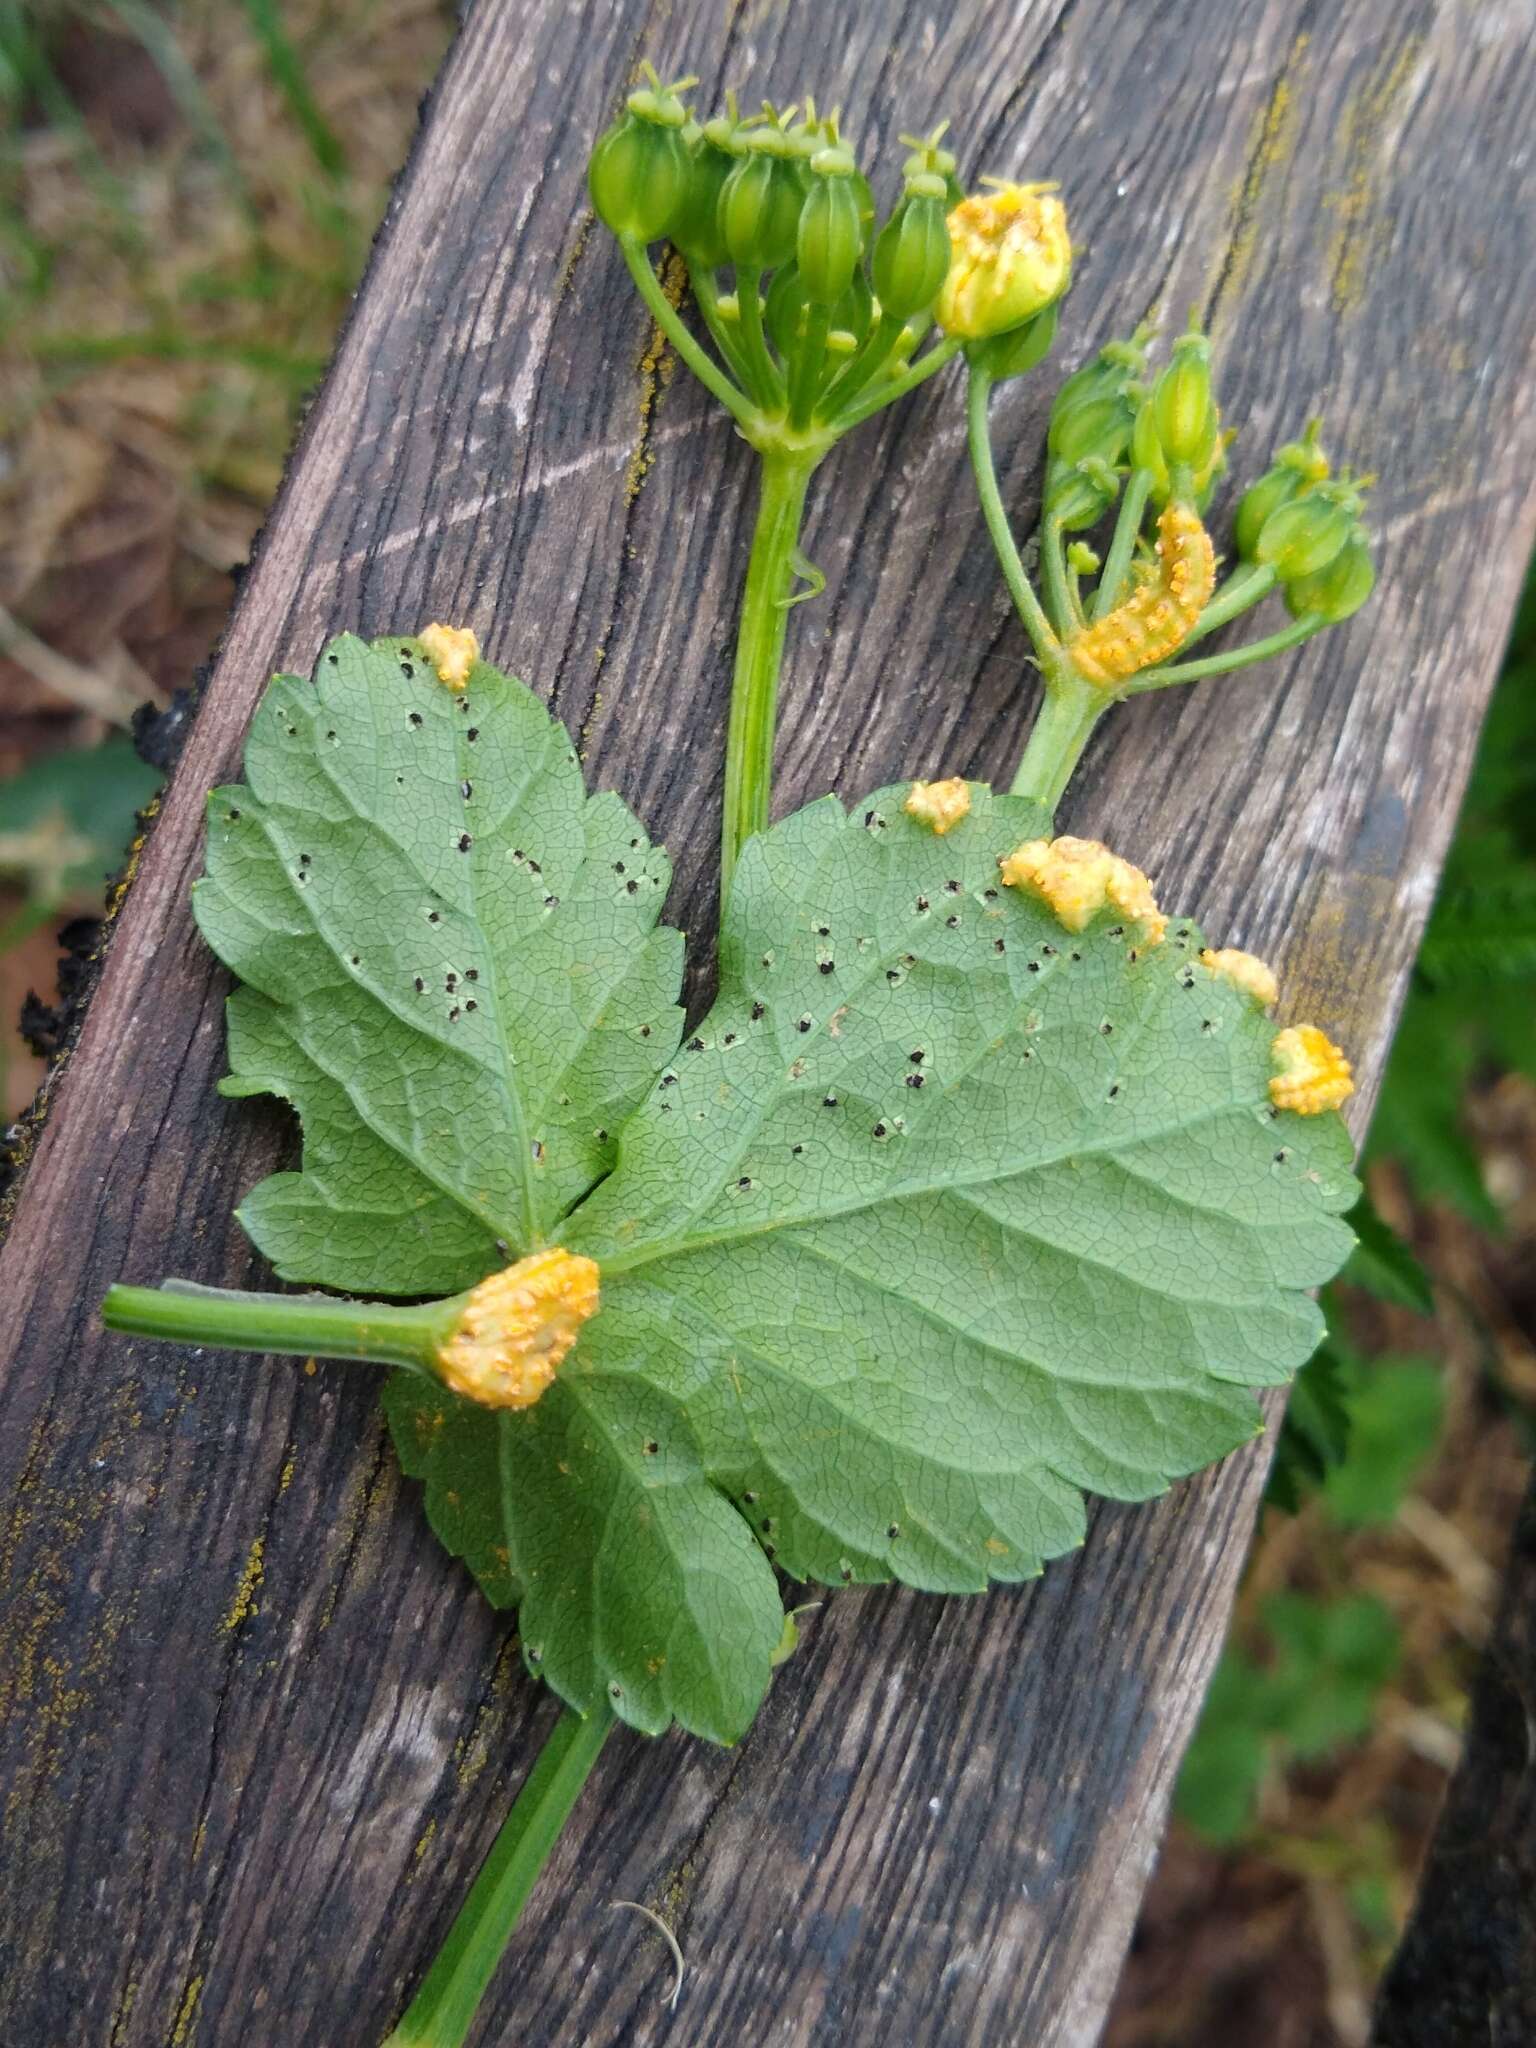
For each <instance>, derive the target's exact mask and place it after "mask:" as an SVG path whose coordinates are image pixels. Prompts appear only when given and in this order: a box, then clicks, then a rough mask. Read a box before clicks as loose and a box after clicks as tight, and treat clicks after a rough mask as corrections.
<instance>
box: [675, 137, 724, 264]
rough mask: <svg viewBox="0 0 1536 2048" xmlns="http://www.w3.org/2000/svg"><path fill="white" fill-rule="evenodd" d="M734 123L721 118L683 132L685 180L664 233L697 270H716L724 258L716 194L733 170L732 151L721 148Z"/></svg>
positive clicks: (718, 197) (719, 191) (717, 196)
mask: <svg viewBox="0 0 1536 2048" xmlns="http://www.w3.org/2000/svg"><path fill="white" fill-rule="evenodd" d="M734 133H735V127H734V123H732V122H730V121H727V120H725V119H724V118H723V117H722V118H720V119H718V120H714V121H710V122H709V123H708V124H707V125H706V126H705V127H703V128H695V129H694V131H693V132H692V134H690V133H689V132H688V130H687V129H685V130H684V131H683V135H684V141H685V142H686V144H687V148H688V179H687V184H686V185H685V187H684V191H683V197H682V201H681V204H680V205H679V207H678V211H677V214H676V217H675V218H674V219H673V221H672V222H671V225H670V227H669V229H668V233H669V234H670V235H671V237H672V240H673V241H674V242H675V243H676V244H677V246H678V248H679V249H681V250H682V252H683V254H684V256H686V257H687V259H688V262H689V264H690V266H692V267H693V268H695V269H698V270H718V269H719V268H720V266H721V264H722V263H724V262H725V260H726V257H727V253H728V252H727V250H726V246H725V237H724V236H723V235H722V234H721V232H720V193H721V190H722V188H723V187H724V184H725V181H726V179H727V178H728V177H729V176H730V175H731V172H732V171H733V170H734V169H735V167H736V152H735V150H734V149H730V148H727V147H726V146H725V142H724V137H726V136H731V137H734Z"/></svg>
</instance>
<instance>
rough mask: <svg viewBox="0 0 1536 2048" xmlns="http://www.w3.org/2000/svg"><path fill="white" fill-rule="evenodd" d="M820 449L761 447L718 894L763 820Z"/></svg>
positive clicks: (727, 765) (735, 685)
mask: <svg viewBox="0 0 1536 2048" xmlns="http://www.w3.org/2000/svg"><path fill="white" fill-rule="evenodd" d="M820 455H821V451H820V450H819V449H818V450H816V451H814V452H812V451H807V450H803V449H793V450H781V449H765V450H764V451H763V468H762V482H761V495H760V497H759V499H758V506H757V525H756V527H755V528H754V530H753V534H752V553H751V557H750V559H749V560H748V563H747V587H746V592H745V594H744V595H743V597H742V601H741V626H740V630H739V632H738V634H737V639H736V672H735V676H734V678H733V680H732V683H731V716H730V725H729V728H728V730H727V734H726V743H725V816H724V819H723V821H722V826H721V833H720V900H721V902H722V904H723V903H724V902H725V899H726V897H727V895H728V894H729V892H730V886H731V876H732V874H733V873H734V872H735V869H736V860H737V856H738V855H739V854H740V852H741V849H742V847H743V846H744V845H745V844H746V842H747V841H748V840H749V839H750V838H751V837H752V834H753V833H754V832H761V831H762V829H763V827H764V826H765V825H766V824H767V822H768V801H769V796H770V794H771V791H772V787H773V735H774V725H775V721H776V717H777V713H778V699H779V667H780V664H781V662H782V661H783V658H784V635H785V632H786V630H787V628H788V625H789V609H788V602H789V598H790V596H791V594H792V586H793V583H794V579H795V559H796V556H797V555H798V553H799V549H800V521H801V518H802V516H803V514H804V511H805V494H806V490H807V488H808V487H809V485H810V481H811V474H812V472H813V471H814V469H815V467H816V464H817V462H818V461H819V460H820Z"/></svg>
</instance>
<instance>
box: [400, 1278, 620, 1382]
mask: <svg viewBox="0 0 1536 2048" xmlns="http://www.w3.org/2000/svg"><path fill="white" fill-rule="evenodd" d="M597 1281H598V1272H597V1266H596V1263H595V1262H594V1261H593V1260H592V1259H584V1258H582V1257H581V1256H580V1254H579V1253H574V1252H567V1251H562V1250H561V1249H560V1247H559V1246H558V1245H554V1246H551V1248H550V1249H549V1250H548V1251H543V1252H532V1253H530V1254H529V1256H528V1257H527V1258H526V1259H519V1260H518V1262H517V1264H516V1265H515V1266H508V1267H507V1268H506V1270H505V1271H504V1272H501V1273H492V1274H491V1276H490V1277H489V1279H486V1280H482V1281H481V1282H480V1285H479V1286H478V1287H472V1288H471V1289H470V1291H469V1293H468V1294H467V1295H465V1296H464V1303H463V1307H462V1308H461V1309H460V1311H459V1318H458V1321H457V1323H456V1324H455V1325H454V1327H453V1329H452V1330H451V1331H450V1332H449V1334H448V1336H447V1337H445V1338H444V1340H443V1341H442V1343H441V1344H439V1345H438V1347H437V1365H438V1370H439V1372H440V1373H441V1375H442V1378H443V1384H444V1385H445V1386H447V1387H449V1388H451V1389H452V1391H453V1392H454V1393H455V1394H462V1395H463V1396H464V1398H465V1399H466V1400H469V1401H478V1402H480V1403H481V1404H482V1406H484V1407H487V1408H531V1407H532V1406H533V1404H534V1402H535V1401H537V1400H538V1398H539V1396H540V1395H541V1394H542V1393H543V1392H544V1390H545V1388H546V1387H548V1386H549V1384H550V1382H551V1381H552V1380H553V1379H554V1377H555V1373H556V1371H557V1369H558V1368H559V1365H560V1362H561V1360H562V1359H563V1358H564V1357H565V1355H566V1353H567V1352H568V1351H569V1350H570V1348H571V1346H572V1345H573V1344H574V1343H575V1342H576V1333H577V1331H578V1330H580V1328H581V1326H582V1324H583V1323H584V1322H585V1321H586V1320H587V1318H588V1316H591V1315H595V1314H596V1313H597V1309H598V1305H599V1300H600V1296H599V1293H598V1284H597Z"/></svg>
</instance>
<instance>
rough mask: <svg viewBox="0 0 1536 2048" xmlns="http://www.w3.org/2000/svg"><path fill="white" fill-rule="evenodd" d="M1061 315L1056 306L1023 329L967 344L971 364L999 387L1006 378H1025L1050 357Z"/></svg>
mask: <svg viewBox="0 0 1536 2048" xmlns="http://www.w3.org/2000/svg"><path fill="white" fill-rule="evenodd" d="M1060 311H1061V308H1060V304H1059V302H1053V303H1052V304H1051V305H1049V306H1047V307H1046V308H1045V310H1044V312H1042V313H1037V314H1036V315H1035V317H1034V319H1033V320H1026V321H1025V322H1024V325H1023V326H1022V327H1012V328H1010V329H1009V330H1008V332H1007V333H1006V334H994V335H993V336H992V337H991V339H990V340H988V341H972V342H967V344H966V349H965V353H966V359H967V361H969V362H972V363H975V364H976V365H977V366H978V367H979V368H981V369H983V370H985V371H986V372H987V374H988V376H989V377H991V379H992V381H993V382H994V383H995V384H1000V383H1001V382H1002V380H1003V378H1004V377H1020V376H1022V375H1023V374H1024V372H1025V371H1026V370H1032V369H1033V368H1034V367H1035V365H1036V364H1037V363H1039V362H1043V361H1044V359H1045V357H1046V356H1047V355H1048V354H1049V353H1050V347H1051V343H1052V342H1053V341H1054V340H1055V339H1056V322H1057V318H1058V316H1059V314H1060Z"/></svg>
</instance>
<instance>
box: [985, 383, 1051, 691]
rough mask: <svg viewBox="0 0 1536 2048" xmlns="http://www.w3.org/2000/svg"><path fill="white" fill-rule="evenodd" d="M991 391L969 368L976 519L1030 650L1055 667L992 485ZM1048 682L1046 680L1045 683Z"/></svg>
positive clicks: (1044, 622) (1046, 624) (1047, 628)
mask: <svg viewBox="0 0 1536 2048" xmlns="http://www.w3.org/2000/svg"><path fill="white" fill-rule="evenodd" d="M991 393H992V379H991V378H990V377H989V376H988V375H987V373H986V371H985V370H980V369H978V368H977V367H976V366H975V364H974V363H973V364H972V365H971V373H970V382H969V384H968V386H967V388H966V398H965V419H966V430H967V434H968V438H969V441H970V448H971V468H972V469H973V470H974V471H975V474H976V490H977V494H978V496H979V497H980V499H981V516H982V518H983V519H984V520H985V521H986V523H987V532H988V533H989V534H990V535H991V538H992V545H993V547H994V548H995V549H996V551H997V559H998V563H999V565H1000V566H1001V568H1002V572H1003V581H1004V582H1005V583H1006V584H1007V586H1008V595H1009V596H1010V597H1011V598H1012V599H1013V603H1014V609H1015V610H1016V611H1017V613H1018V615H1019V617H1020V618H1021V619H1022V620H1023V622H1024V629H1025V631H1026V632H1027V633H1028V634H1029V637H1030V639H1031V640H1032V641H1033V642H1034V643H1035V652H1036V653H1037V654H1038V655H1039V657H1040V660H1041V662H1042V663H1043V664H1045V665H1046V666H1047V668H1054V666H1055V665H1056V663H1057V662H1058V661H1059V659H1060V655H1061V642H1060V641H1059V640H1058V639H1057V638H1056V635H1055V633H1054V632H1052V630H1051V622H1050V620H1049V619H1048V618H1047V617H1046V616H1045V612H1044V610H1043V608H1042V606H1041V603H1040V600H1039V598H1038V597H1036V595H1035V592H1034V586H1033V585H1032V584H1031V582H1030V580H1029V578H1028V576H1026V575H1025V573H1024V564H1023V562H1022V560H1021V559H1020V556H1019V549H1018V543H1017V542H1016V541H1015V540H1014V537H1013V528H1012V527H1011V526H1010V525H1009V523H1008V514H1007V512H1006V511H1005V510H1004V507H1003V494H1002V492H1001V491H1000V490H999V489H998V485H997V469H996V466H995V465H994V463H993V461H992V439H991V436H990V434H989V433H988V431H987V400H988V398H989V397H990V396H991ZM1049 680H1050V678H1049V677H1048V678H1047V681H1049Z"/></svg>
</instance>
